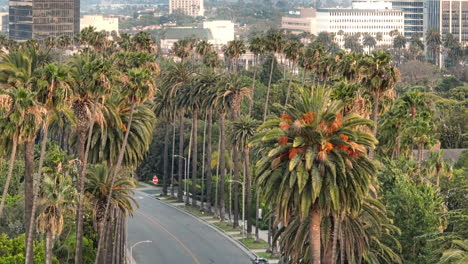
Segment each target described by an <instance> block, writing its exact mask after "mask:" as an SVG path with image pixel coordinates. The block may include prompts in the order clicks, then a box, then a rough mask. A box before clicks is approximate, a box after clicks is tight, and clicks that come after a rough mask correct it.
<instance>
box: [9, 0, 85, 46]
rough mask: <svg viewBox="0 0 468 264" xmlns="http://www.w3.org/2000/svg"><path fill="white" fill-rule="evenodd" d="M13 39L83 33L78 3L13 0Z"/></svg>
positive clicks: (11, 5) (11, 9)
mask: <svg viewBox="0 0 468 264" xmlns="http://www.w3.org/2000/svg"><path fill="white" fill-rule="evenodd" d="M9 19H10V21H9V26H10V32H9V35H10V38H11V39H15V40H19V41H22V40H28V39H32V38H34V39H38V40H41V39H45V38H47V37H49V36H55V37H57V36H62V35H70V36H72V35H74V34H76V33H79V30H80V1H79V0H10V4H9Z"/></svg>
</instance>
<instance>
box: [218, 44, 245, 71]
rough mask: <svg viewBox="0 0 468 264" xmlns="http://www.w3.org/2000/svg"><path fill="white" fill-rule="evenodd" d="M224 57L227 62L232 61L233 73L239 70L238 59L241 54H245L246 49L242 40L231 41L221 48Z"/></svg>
mask: <svg viewBox="0 0 468 264" xmlns="http://www.w3.org/2000/svg"><path fill="white" fill-rule="evenodd" d="M223 52H224V56H226V57H227V58H229V60H231V61H234V72H237V71H238V70H239V58H240V56H242V54H245V52H246V47H245V43H244V41H242V40H231V41H229V42H228V44H227V46H224V47H223Z"/></svg>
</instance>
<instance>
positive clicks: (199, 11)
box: [169, 0, 205, 17]
mask: <svg viewBox="0 0 468 264" xmlns="http://www.w3.org/2000/svg"><path fill="white" fill-rule="evenodd" d="M203 1H204V0H169V13H170V14H172V13H174V12H181V13H183V14H185V15H187V16H192V17H197V16H203V15H204V13H205V10H204V6H203Z"/></svg>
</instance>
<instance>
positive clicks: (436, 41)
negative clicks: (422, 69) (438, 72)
mask: <svg viewBox="0 0 468 264" xmlns="http://www.w3.org/2000/svg"><path fill="white" fill-rule="evenodd" d="M441 45H442V39H441V37H440V33H439V31H438V30H436V29H434V28H430V29H428V30H427V32H426V46H427V50H428V51H429V52H430V53H431V57H432V62H433V63H434V64H436V65H437V64H439V65H440V61H439V59H438V56H439V53H440V46H441Z"/></svg>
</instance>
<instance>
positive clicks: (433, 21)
mask: <svg viewBox="0 0 468 264" xmlns="http://www.w3.org/2000/svg"><path fill="white" fill-rule="evenodd" d="M425 17H426V19H425V24H424V29H425V30H428V29H431V28H432V29H436V30H438V31H439V33H440V34H441V36H442V38H444V36H445V35H447V34H448V33H452V34H453V36H454V37H455V38H456V39H458V41H459V42H460V43H462V44H463V45H467V44H468V0H428V1H427V3H426V7H425Z"/></svg>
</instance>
